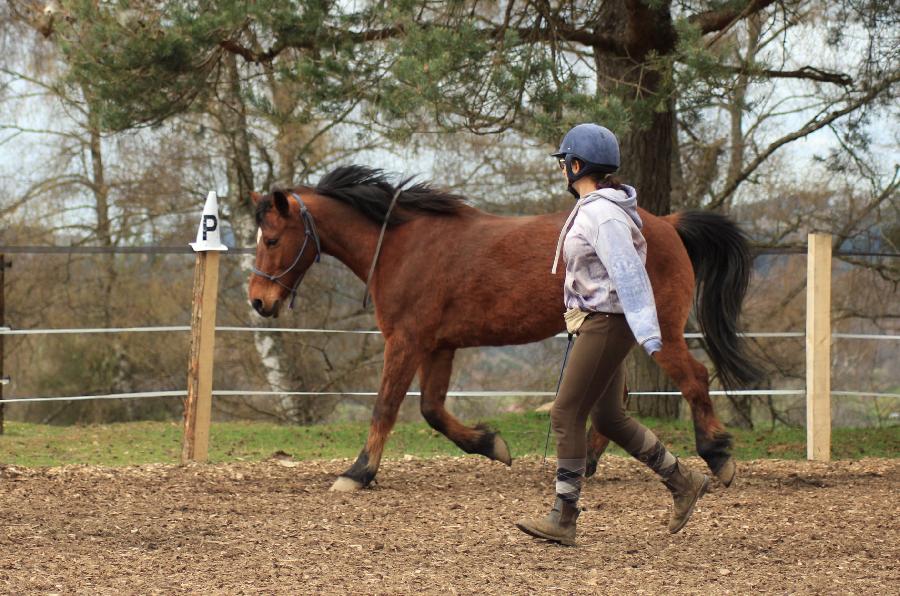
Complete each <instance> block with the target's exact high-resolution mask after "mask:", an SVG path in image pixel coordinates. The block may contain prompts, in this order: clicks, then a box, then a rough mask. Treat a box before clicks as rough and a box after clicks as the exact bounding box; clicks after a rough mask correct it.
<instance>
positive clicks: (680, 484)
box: [663, 460, 709, 534]
mask: <svg viewBox="0 0 900 596" xmlns="http://www.w3.org/2000/svg"><path fill="white" fill-rule="evenodd" d="M663 484H665V485H666V488H668V489H669V491H670V492H671V493H672V499H673V501H674V507H675V508H674V510H673V511H672V517H671V518H670V519H669V532H671V533H672V534H674V533H676V532H678V530H680V529H681V528H683V527H684V525H685V524H686V523H687V522H688V520H689V519H690V518H691V514H692V513H693V512H694V506H695V505H696V504H697V501H699V500H700V497H702V496H703V494H704V493H705V492H706V489H707V488H708V487H709V478H708V477H707V476H706V475H705V474H701V473H699V472H694V471H693V470H691V469H689V468H688V467H687V466H685V465H684V464H682V463H681V460H678V462H677V463H676V465H675V470H673V471H672V475H671V476H669V477H668V478H667V479H666V480H664V481H663Z"/></svg>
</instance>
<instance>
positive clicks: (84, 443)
mask: <svg viewBox="0 0 900 596" xmlns="http://www.w3.org/2000/svg"><path fill="white" fill-rule="evenodd" d="M487 422H488V423H489V424H491V425H492V426H494V427H495V428H497V429H499V430H500V431H501V432H502V433H503V436H504V437H505V438H506V440H507V442H508V443H509V444H510V448H511V449H512V452H513V456H514V457H520V456H522V455H533V454H538V455H539V454H541V453H543V451H544V440H545V437H546V433H547V422H548V419H547V415H546V414H537V413H527V414H508V415H504V416H500V417H497V418H494V419H492V420H488V421H487ZM643 422H644V423H645V424H646V425H647V426H649V427H650V428H652V429H653V430H654V431H655V432H656V433H657V434H658V435H659V436H660V438H661V439H662V440H663V441H664V442H665V443H666V444H667V445H668V446H669V447H670V448H671V449H672V450H673V451H674V452H675V453H677V454H679V455H693V454H694V453H695V452H694V444H693V443H694V440H693V430H692V428H691V425H690V423H688V422H683V421H671V420H665V421H663V420H653V419H645V420H644V421H643ZM367 428H368V425H366V424H360V423H354V424H330V425H321V426H307V427H299V426H278V425H274V424H263V423H255V422H254V423H251V422H224V423H215V424H213V427H212V437H211V440H210V459H211V460H212V461H214V462H224V461H236V460H260V459H265V458H267V457H270V456H271V455H272V454H273V453H274V452H276V451H279V450H281V451H285V452H287V453H289V454H291V455H292V456H294V457H295V458H296V459H332V458H349V457H355V456H356V455H357V453H359V450H360V449H361V448H362V445H363V443H364V442H365V438H366V431H367ZM732 433H733V434H734V436H735V455H736V456H737V458H738V459H742V460H746V459H759V458H781V459H802V458H804V457H805V456H806V438H805V431H804V429H802V428H784V427H779V428H776V429H775V430H772V431H770V430H763V429H759V430H754V431H745V430H740V429H732ZM180 449H181V425H180V423H175V422H127V423H121V424H104V425H92V426H47V425H38V424H25V423H18V422H7V423H6V434H5V435H3V436H0V463H3V464H14V465H19V466H57V465H63V464H94V465H111V466H121V465H130V464H142V463H154V462H162V463H175V462H177V461H178V456H179V453H180ZM551 450H552V445H551ZM610 452H611V453H616V454H620V455H621V454H623V452H622V451H621V450H620V449H618V447H615V446H613V447H612V448H611V449H610ZM461 453H462V452H461V451H460V450H459V449H457V447H456V446H455V445H453V444H452V443H450V441H448V440H447V439H445V438H444V437H443V436H441V435H439V434H438V433H436V432H435V431H433V430H431V429H430V428H428V427H427V426H426V425H425V424H424V423H407V424H399V425H397V427H396V428H395V430H394V432H393V434H392V435H391V438H390V441H389V442H388V445H387V452H386V456H387V457H401V456H403V455H405V454H411V455H415V456H418V457H430V456H435V455H460V454H461ZM832 456H833V457H834V458H835V459H857V458H860V457H870V456H871V457H900V426H893V427H888V428H867V429H844V428H842V429H835V430H834V432H833V434H832Z"/></svg>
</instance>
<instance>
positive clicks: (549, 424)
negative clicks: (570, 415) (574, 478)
mask: <svg viewBox="0 0 900 596" xmlns="http://www.w3.org/2000/svg"><path fill="white" fill-rule="evenodd" d="M574 337H575V336H574V335H572V334H571V333H570V334H569V341H568V343H566V353H565V354H564V355H563V361H562V366H561V367H560V368H559V380H558V381H557V382H556V394H555V395H554V396H553V401H556V398H557V397H559V388H560V386H562V378H563V372H564V371H565V370H566V362H568V360H569V348H571V347H572V339H573V338H574ZM552 425H553V419H552V417H551V419H550V420H549V421H547V440H546V441H545V442H544V457H543V458H542V459H541V466H546V464H547V449H549V448H550V428H551V427H552Z"/></svg>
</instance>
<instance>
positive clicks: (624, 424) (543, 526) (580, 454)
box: [516, 124, 709, 545]
mask: <svg viewBox="0 0 900 596" xmlns="http://www.w3.org/2000/svg"><path fill="white" fill-rule="evenodd" d="M553 156H554V157H556V158H557V159H558V160H559V167H560V169H561V170H562V171H563V173H564V175H565V177H566V182H567V184H568V190H569V191H570V192H571V193H572V194H573V195H575V197H576V198H578V201H577V202H576V203H575V207H574V208H573V209H572V213H571V214H570V215H569V217H568V219H567V220H566V224H565V225H564V226H563V229H562V231H561V232H560V236H559V242H558V243H557V246H556V255H555V257H554V260H553V268H552V272H553V273H554V274H555V273H556V266H557V262H558V260H559V256H560V249H561V248H562V252H563V257H564V260H565V266H566V273H565V275H566V278H565V285H564V290H563V297H564V300H565V305H566V309H567V311H566V313H565V319H566V326H567V328H568V330H569V332H570V333H574V334H576V335H577V340H576V341H575V345H574V347H573V348H572V353H571V356H570V358H569V362H568V364H567V365H566V368H565V371H564V372H563V378H562V384H561V385H560V388H559V393H558V395H557V397H556V401H555V402H554V404H553V409H552V410H551V415H550V417H551V426H552V428H553V433H554V435H555V436H556V455H557V471H556V502H555V503H554V505H553V509H552V510H551V511H550V513H549V514H547V516H546V517H543V518H534V519H526V520H521V521H519V522H517V523H516V526H518V528H519V529H521V530H522V531H523V532H526V533H528V534H531V535H532V536H536V537H539V538H545V539H547V540H552V541H555V542H559V543H561V544H566V545H574V544H575V523H576V520H577V519H578V513H579V508H578V498H579V496H580V493H581V483H582V480H583V478H584V470H585V456H586V453H587V446H586V441H585V423H586V422H587V418H588V416H589V415H590V416H591V420H592V422H593V425H594V427H595V428H596V429H597V430H598V431H599V432H601V433H602V434H604V435H605V436H607V437H609V438H610V439H611V440H612V441H615V442H616V443H617V444H618V445H619V446H621V447H622V448H623V449H624V450H625V451H627V452H628V453H630V454H631V455H632V456H634V457H635V458H637V459H638V460H640V461H642V462H644V463H645V464H646V465H647V467H649V468H650V469H651V470H653V471H654V472H656V473H657V474H658V475H659V476H660V478H661V479H662V481H663V484H665V486H666V487H667V488H668V489H669V490H670V491H671V493H672V495H673V498H674V511H673V512H672V517H671V519H670V521H669V531H670V532H672V533H675V532H678V531H679V530H680V529H681V528H682V527H684V525H685V524H686V523H687V521H688V519H689V518H690V516H691V513H693V510H694V506H695V505H696V503H697V500H698V499H699V498H700V497H701V496H702V495H703V493H704V492H706V489H707V487H708V485H709V479H708V478H707V477H706V476H705V475H703V474H700V473H697V472H694V471H692V470H689V469H688V468H687V467H686V466H685V465H684V464H683V463H681V462H680V461H679V460H678V459H677V458H676V457H675V456H674V455H672V454H671V453H670V452H669V451H668V450H667V449H666V448H665V446H664V445H663V444H662V443H661V442H660V441H659V439H658V438H657V437H656V435H654V434H653V432H652V431H650V430H649V429H648V428H646V427H645V426H643V425H642V424H640V423H639V422H637V421H636V420H635V419H634V418H632V417H631V416H629V415H628V413H627V412H626V411H625V407H624V404H623V401H622V394H623V392H624V390H625V370H624V360H625V356H626V355H627V354H628V352H629V351H630V350H631V348H632V347H633V346H634V345H635V343H637V344H640V345H641V347H643V348H644V350H646V351H647V353H648V354H650V355H651V356H653V355H654V354H655V353H656V352H658V351H659V350H660V349H662V338H661V335H660V331H659V323H658V322H657V317H656V303H655V301H654V299H653V290H652V288H651V287H650V280H649V278H648V276H647V271H646V269H645V266H644V264H645V262H646V260H647V243H646V241H645V240H644V237H643V235H642V234H641V227H642V222H641V218H640V216H639V215H638V211H637V194H636V192H635V189H634V188H632V187H631V186H628V185H625V184H622V183H621V182H620V181H619V180H618V179H617V178H615V177H614V176H613V175H612V174H613V173H614V172H615V171H616V170H618V169H619V144H618V141H617V140H616V137H615V135H613V133H612V132H610V131H609V130H608V129H606V128H604V127H602V126H598V125H596V124H580V125H578V126H576V127H575V128H573V129H572V130H570V131H569V132H568V133H567V134H566V136H565V137H564V138H563V140H562V144H561V145H560V148H559V151H558V152H557V153H554V154H553Z"/></svg>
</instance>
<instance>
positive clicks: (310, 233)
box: [253, 192, 322, 310]
mask: <svg viewBox="0 0 900 596" xmlns="http://www.w3.org/2000/svg"><path fill="white" fill-rule="evenodd" d="M290 195H291V196H292V197H294V198H295V199H297V203H299V204H300V217H301V218H302V219H303V227H304V229H305V234H304V238H303V246H301V247H300V252H299V253H297V258H295V259H294V262H293V263H291V265H290V267H288V268H287V269H285V270H284V271H282V272H281V273H279V274H278V275H269V274H268V273H266V272H265V271H262V270H260V269H257V268H256V266H255V265H254V266H253V273H254V274H256V275H258V276H260V277H262V278H265V279H267V280H269V281H272V282H275V283H277V284H278V285H279V286H281V287H282V288H284V289H285V290H287V291H288V292H290V293H291V302H290V303H289V304H288V308H290V309H291V310H294V300H295V299H296V298H297V286H299V285H300V282H301V281H303V276H304V275H306V271H304V272H303V273H301V274H300V276H299V277H297V281H295V282H294V285H293V286H292V287H288V286H287V285H285V284H283V283H282V282H281V278H282V277H284V276H285V275H287V274H288V273H290V272H291V271H292V270H293V269H294V267H296V266H297V263H299V262H300V257H302V256H303V253H304V252H306V246H307V245H308V244H309V239H310V237H311V238H312V239H313V242H315V243H316V260H315V261H314V262H315V263H318V262H319V258H320V257H321V256H322V245H321V243H320V242H319V233H318V232H317V231H316V222H315V220H314V219H313V216H312V214H311V213H310V212H309V209H307V208H306V203H304V202H303V199H301V198H300V195H298V194H296V193H293V192H292V193H290ZM307 271H308V269H307Z"/></svg>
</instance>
